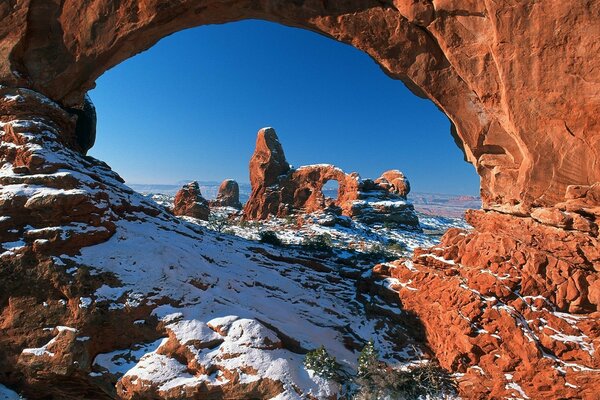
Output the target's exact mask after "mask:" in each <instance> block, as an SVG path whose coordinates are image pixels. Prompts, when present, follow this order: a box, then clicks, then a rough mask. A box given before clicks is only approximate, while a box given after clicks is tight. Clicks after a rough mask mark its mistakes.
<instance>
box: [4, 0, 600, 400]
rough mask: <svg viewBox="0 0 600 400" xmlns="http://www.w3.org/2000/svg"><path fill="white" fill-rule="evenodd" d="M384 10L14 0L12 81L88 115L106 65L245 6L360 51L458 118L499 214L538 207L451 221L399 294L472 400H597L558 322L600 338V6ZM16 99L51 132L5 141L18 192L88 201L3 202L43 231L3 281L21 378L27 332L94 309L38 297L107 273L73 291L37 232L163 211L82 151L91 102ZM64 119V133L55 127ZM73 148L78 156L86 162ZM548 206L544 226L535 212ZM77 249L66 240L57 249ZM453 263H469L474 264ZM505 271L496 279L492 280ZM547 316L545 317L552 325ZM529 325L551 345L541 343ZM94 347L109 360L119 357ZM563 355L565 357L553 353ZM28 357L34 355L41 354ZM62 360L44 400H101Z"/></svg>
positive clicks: (457, 5) (39, 390) (239, 0)
mask: <svg viewBox="0 0 600 400" xmlns="http://www.w3.org/2000/svg"><path fill="white" fill-rule="evenodd" d="M384 3H385V2H381V1H375V0H373V1H358V0H357V1H352V0H351V1H344V2H314V1H303V2H281V1H273V0H266V1H261V2H248V1H243V0H235V1H228V2H199V1H197V0H182V1H178V2H150V1H137V0H124V1H120V2H118V3H117V2H113V1H110V0H98V1H96V2H81V1H75V0H66V1H62V2H53V1H24V2H12V3H11V2H3V3H1V4H0V19H1V20H2V24H1V26H0V38H1V39H0V59H1V60H2V62H1V63H0V83H1V84H2V85H5V86H9V87H11V88H15V87H27V88H32V89H35V90H36V91H38V92H40V93H43V94H45V95H47V96H48V97H49V98H51V99H53V100H54V101H57V102H59V103H60V104H62V105H63V106H65V107H71V106H77V107H80V108H82V107H83V104H84V94H85V93H86V92H87V91H88V90H89V89H91V88H92V87H93V86H94V81H95V80H96V79H97V78H98V77H99V76H100V75H101V74H102V73H103V72H104V71H106V70H107V69H109V68H110V67H112V66H114V65H116V64H118V63H119V62H121V61H123V60H125V59H127V58H128V57H130V56H132V55H134V54H137V53H139V52H140V51H142V50H144V49H147V48H149V47H150V46H152V45H153V44H154V43H156V42H157V41H158V40H159V39H161V38H162V37H164V36H166V35H168V34H170V33H173V32H175V31H178V30H180V29H184V28H188V27H191V26H197V25H203V24H210V23H223V22H229V21H235V20H239V19H243V18H262V19H266V20H271V21H279V22H282V23H285V24H288V25H294V26H298V27H304V28H308V29H310V30H313V31H317V32H320V33H323V34H325V35H326V36H328V37H332V38H335V39H337V40H340V41H343V42H346V43H351V44H352V45H353V46H355V47H357V48H359V49H361V50H364V51H365V52H366V53H368V54H369V55H371V56H372V57H373V58H374V59H375V60H376V61H377V62H378V63H379V64H380V65H381V66H382V68H383V69H384V70H385V71H386V72H387V73H388V74H389V75H390V76H391V77H393V78H396V79H401V80H403V82H405V83H406V85H407V86H408V87H409V88H410V89H411V90H413V91H414V92H415V93H416V94H418V95H421V96H423V97H428V98H430V99H431V100H432V101H434V103H435V104H436V105H437V106H438V107H439V108H440V109H441V110H442V111H444V112H445V113H446V115H447V116H448V117H449V119H450V121H452V134H453V136H454V138H455V140H456V142H457V144H458V145H459V146H460V147H461V148H462V149H463V151H464V153H465V158H466V159H467V160H468V161H469V162H471V163H472V164H474V165H475V167H476V169H477V172H478V173H479V175H480V177H481V189H482V198H483V203H484V208H485V209H488V210H489V209H496V210H499V211H501V212H504V213H509V214H514V215H518V217H515V216H510V215H503V216H501V215H499V214H492V213H487V214H472V215H471V217H470V218H471V221H472V223H474V225H475V231H473V232H471V233H468V234H463V233H459V232H457V231H451V232H449V233H448V234H447V235H446V236H445V238H444V244H443V246H442V247H441V248H440V250H431V251H432V252H434V253H435V252H439V254H433V255H429V254H427V252H421V253H420V254H419V253H417V254H416V258H415V260H414V267H412V268H413V269H414V270H413V269H411V268H408V265H406V264H404V265H406V268H402V267H401V266H400V265H399V266H397V268H396V269H395V270H394V271H396V272H393V275H394V276H396V277H397V278H398V279H399V280H400V282H401V283H402V285H400V284H399V286H400V288H399V289H398V290H399V296H400V298H401V299H402V303H403V305H404V306H405V307H406V308H407V309H408V310H412V311H413V312H414V313H415V314H417V315H418V316H419V318H420V319H421V320H422V321H423V323H424V325H425V330H426V333H427V338H428V340H429V342H430V344H431V347H432V349H433V350H434V351H435V353H436V355H437V356H438V357H439V359H440V360H441V361H442V364H443V365H444V366H445V367H447V368H449V369H452V370H456V371H466V375H465V376H464V377H463V378H462V380H461V386H460V387H461V394H462V396H463V397H464V398H499V397H516V396H519V395H520V394H519V393H517V392H516V389H515V387H514V385H513V384H514V383H516V382H518V383H519V385H520V388H521V389H522V390H524V392H526V393H527V394H528V396H529V397H530V398H532V399H537V398H548V399H550V398H584V399H588V398H589V399H593V398H595V397H597V382H598V373H597V371H589V370H585V369H584V368H581V370H580V371H576V368H574V367H572V366H571V367H569V366H568V365H570V364H571V365H572V364H577V365H582V366H584V367H585V366H591V367H594V368H596V369H597V368H598V364H597V356H596V355H595V354H594V355H590V357H588V356H586V354H584V353H585V352H584V351H582V350H583V349H582V348H581V345H580V344H578V343H573V342H572V341H571V342H569V341H565V340H558V339H556V334H552V332H553V331H552V329H549V328H548V325H549V324H550V326H551V327H552V328H554V329H556V330H559V332H565V335H566V332H568V327H567V326H566V325H575V326H576V328H577V329H578V330H579V331H580V332H577V331H576V332H575V333H583V334H585V336H587V339H586V338H583V335H579V337H581V338H582V343H589V342H590V341H591V342H593V343H594V344H595V348H598V346H599V344H598V337H599V334H598V331H599V330H598V327H597V320H598V317H597V314H594V313H597V311H595V310H597V306H598V304H599V301H600V294H599V291H600V288H599V284H598V274H599V271H600V267H599V266H598V262H599V261H598V260H599V255H598V243H597V234H598V222H599V221H598V218H599V217H600V196H599V188H600V186H599V185H600V183H599V182H600V169H599V168H597V166H598V158H599V156H600V146H599V144H598V143H599V141H598V138H599V132H600V118H599V117H598V116H599V115H600V98H598V96H597V93H598V84H597V82H598V81H599V80H600V68H599V64H600V58H598V57H596V56H595V55H596V54H598V53H599V52H600V41H598V40H597V37H598V19H599V15H600V2H598V1H595V0H594V1H588V2H564V1H560V0H549V1H545V2H530V1H521V2H466V1H460V2H459V1H456V0H449V1H436V2H430V1H427V0H413V1H401V0H394V1H393V2H389V4H387V3H385V4H384ZM125 43H126V45H124V44H125ZM0 91H1V92H2V96H3V97H2V99H1V100H0V121H1V122H2V123H3V124H6V123H9V122H10V121H16V120H18V119H21V120H23V119H24V120H25V121H26V123H32V128H31V131H32V132H33V133H35V135H33V138H26V137H23V135H21V134H20V132H19V129H21V126H20V125H19V124H15V123H12V122H11V123H10V125H4V128H6V129H3V137H2V142H3V144H7V145H3V147H2V153H1V154H0V157H1V160H0V161H1V163H2V167H5V166H8V167H9V168H11V171H12V172H14V174H15V176H11V177H3V179H4V181H3V182H2V188H3V190H4V189H6V187H15V186H17V185H25V184H28V185H29V184H30V185H31V186H34V185H36V186H37V187H38V188H39V187H43V188H47V189H59V190H65V188H68V189H66V190H82V191H83V192H85V193H86V194H84V195H81V194H76V195H75V194H74V193H71V194H73V196H70V195H68V196H62V195H61V196H55V197H56V198H55V199H53V200H43V201H41V202H39V201H38V200H33V201H31V203H30V205H31V206H32V207H33V208H29V209H27V208H25V207H24V205H25V204H27V202H28V201H29V200H30V199H31V198H33V197H34V196H33V195H29V196H25V197H27V198H24V197H23V196H16V197H15V199H14V200H3V203H2V206H1V207H2V216H3V217H4V216H8V217H9V219H2V221H0V229H1V230H2V231H1V238H0V240H1V242H2V243H3V245H4V244H5V243H9V242H15V241H17V240H22V239H23V240H24V242H25V243H26V246H25V248H24V249H23V250H19V251H18V252H21V253H22V254H21V253H19V254H21V255H23V258H19V259H15V260H13V259H10V260H9V261H3V265H2V267H3V271H12V272H9V279H2V280H1V281H0V284H1V285H2V290H1V291H0V292H1V293H3V294H4V295H5V296H6V297H7V299H8V300H6V302H8V305H7V306H4V305H3V309H2V318H1V319H0V320H1V321H2V329H3V331H2V333H3V334H2V336H0V344H1V345H2V348H3V350H5V351H3V352H1V356H2V357H0V367H1V368H2V371H3V373H4V371H10V374H9V373H5V374H4V375H3V376H6V377H7V376H9V375H10V376H14V371H15V368H16V367H15V366H17V365H19V364H18V363H17V357H16V356H15V354H16V353H15V350H13V348H14V347H15V343H17V345H18V347H23V346H22V343H23V342H26V343H34V342H38V344H42V339H44V338H42V337H41V336H39V335H40V333H38V330H39V329H37V328H39V326H40V324H41V321H44V322H49V321H52V323H54V324H55V325H57V324H58V322H64V321H67V322H68V323H71V322H73V323H75V322H77V321H79V318H78V317H79V314H78V311H77V309H76V308H75V307H73V308H69V309H68V310H67V316H65V317H60V318H59V317H57V315H58V314H59V311H58V308H56V309H54V308H52V307H50V308H52V310H45V309H43V308H39V307H37V308H36V304H37V302H36V301H34V300H35V299H36V298H38V297H39V296H45V297H42V298H49V297H52V296H56V294H57V293H66V292H68V293H69V295H70V296H73V295H74V294H76V292H79V291H84V288H85V287H87V285H88V284H89V283H90V280H91V278H88V281H86V282H79V283H76V284H73V283H71V284H66V283H61V279H64V280H65V282H67V280H66V279H65V278H64V277H61V274H60V273H58V272H57V271H55V270H54V269H52V268H50V267H51V266H52V262H51V261H49V259H48V258H47V257H44V256H43V254H42V253H40V252H36V251H34V249H35V248H36V247H35V246H38V248H41V247H42V246H43V243H45V242H43V240H52V239H41V240H42V241H39V242H37V244H35V242H34V243H31V242H28V240H29V241H30V240H34V241H38V240H40V239H39V238H40V237H41V236H38V235H40V233H39V232H35V231H34V232H33V233H31V232H30V231H32V229H30V228H29V227H32V228H36V229H48V228H54V227H57V226H60V228H59V230H61V231H62V230H63V229H62V227H65V226H70V227H71V228H76V229H72V231H73V232H75V233H74V234H72V235H66V234H65V235H57V236H56V238H57V239H56V240H58V238H63V237H65V238H67V237H71V236H73V237H74V238H75V240H74V241H72V242H71V244H69V245H66V247H65V248H66V249H67V251H69V252H75V251H77V250H78V248H81V246H85V245H89V244H93V243H97V242H98V241H101V240H104V239H105V238H106V237H93V238H91V239H88V238H87V236H86V235H85V234H83V232H84V231H87V230H89V227H95V228H103V229H106V230H107V232H108V233H107V235H110V234H111V230H110V222H111V221H110V218H123V217H124V215H127V218H134V211H135V212H148V213H150V212H156V210H154V211H151V210H152V208H151V207H148V208H144V206H139V209H136V208H137V207H138V206H135V207H134V206H133V205H132V204H129V203H128V202H127V201H126V199H127V196H126V193H124V192H123V191H122V189H116V188H115V185H112V184H111V183H113V182H117V181H118V176H116V174H109V173H108V172H107V171H108V169H107V168H105V167H104V166H103V165H102V164H101V163H99V162H97V161H89V160H83V159H79V158H77V156H76V153H74V152H73V150H75V151H79V152H82V151H85V147H87V145H86V143H89V141H86V140H84V141H83V142H79V141H78V138H79V137H80V136H79V135H77V134H76V129H75V125H76V121H75V117H74V116H73V115H72V114H71V115H70V114H68V113H65V112H64V110H60V108H59V107H56V105H52V104H51V103H50V102H49V101H47V100H44V101H41V100H40V99H41V98H38V100H35V101H34V100H32V96H31V93H30V92H26V91H14V90H13V89H9V91H7V90H6V89H5V88H1V89H0ZM5 94H10V96H4V95H5ZM33 97H35V96H33ZM21 99H24V101H21ZM33 121H35V123H34V122H33ZM42 122H43V124H46V125H47V126H45V127H43V126H42V125H41V123H42ZM48 127H50V129H49V130H48V129H47V128H48ZM28 131H29V130H28ZM45 131H50V132H52V135H41V133H42V132H45ZM42 137H45V139H42ZM84 138H85V136H84ZM36 141H37V142H36ZM35 146H41V148H43V149H46V150H47V151H48V154H53V152H55V153H54V154H60V155H61V158H60V159H61V160H62V161H61V163H59V164H57V163H53V162H48V161H49V160H48V157H46V154H42V153H41V152H40V151H39V149H38V150H36V149H35ZM69 152H70V153H69ZM65 154H66V155H67V157H65ZM68 157H71V159H72V160H73V161H77V162H76V163H70V162H69V161H68ZM75 164H77V165H75ZM65 168H66V169H67V170H69V171H76V172H77V173H81V174H83V175H85V176H87V177H89V179H90V180H91V182H92V183H91V184H90V182H89V181H88V182H87V183H84V181H83V180H82V179H81V178H78V177H77V176H79V175H77V174H73V173H68V174H66V176H63V175H62V174H58V173H56V172H57V170H58V169H65ZM99 175H102V177H103V178H102V179H99V178H98V176H99ZM109 175H110V176H109ZM86 179H87V178H86ZM69 185H70V186H69ZM90 185H92V186H90ZM36 190H37V189H36ZM117 194H118V195H117ZM261 195H262V194H261ZM51 197H52V196H51ZM115 198H118V199H119V201H120V203H119V201H115V200H114V199H115ZM42 205H44V207H42ZM70 206H75V207H78V208H79V207H81V211H82V212H81V214H78V215H77V216H76V218H74V219H70V217H66V219H65V220H59V219H60V216H59V214H60V212H58V211H57V210H62V209H64V208H61V207H70ZM45 208H48V210H45ZM538 208H539V209H542V210H536V209H538ZM555 209H556V210H558V211H559V213H557V212H556V210H555ZM127 210H128V211H129V213H126V212H125V211H127ZM276 211H278V210H269V212H276ZM532 212H533V215H534V216H535V217H536V219H537V222H536V221H535V220H533V219H530V218H527V219H523V218H521V217H522V216H525V215H528V214H530V213H532ZM75 214H77V213H75ZM563 217H564V218H563ZM58 223H60V224H62V225H56V224H58ZM13 227H16V228H15V229H16V232H14V230H15V229H13ZM25 232H28V234H27V236H28V237H29V238H28V239H26V238H25ZM84 238H85V239H84ZM63 250H64V249H62V248H60V246H58V248H56V247H55V246H54V244H53V245H52V246H50V247H48V248H46V250H45V251H50V252H53V251H59V252H62V251H63ZM442 260H453V261H454V262H455V263H457V262H458V263H460V265H461V267H460V268H459V267H458V266H457V265H453V263H452V262H448V261H442ZM487 271H489V272H487ZM490 273H491V274H493V275H491V278H490V276H486V275H490ZM22 276H27V277H33V278H31V279H33V280H32V282H33V281H35V284H34V285H21V286H19V279H20V278H21V277H22ZM495 278H497V279H495ZM405 279H411V280H412V281H408V280H405ZM465 281H466V283H465ZM519 284H520V285H522V287H519ZM403 285H404V286H403ZM470 285H473V287H471V286H470ZM413 289H417V290H416V291H415V290H413ZM516 290H518V291H519V294H518V295H517V294H515V291H516ZM483 293H485V294H483ZM511 293H513V294H511ZM524 293H527V295H524ZM482 296H483V297H482ZM526 296H531V297H526ZM540 296H541V297H540ZM520 297H522V298H520ZM488 298H489V300H488ZM545 298H547V299H548V301H549V302H550V304H551V305H552V306H556V307H557V308H558V309H560V310H571V311H573V312H578V313H581V315H580V317H577V318H575V317H572V318H574V319H573V321H574V322H572V323H571V322H569V323H567V324H565V321H564V320H565V318H561V317H560V315H559V316H558V318H559V320H555V319H553V316H554V317H557V315H556V312H553V311H550V310H551V307H550V306H549V305H547V304H546V300H544V299H545ZM6 302H5V303H6ZM3 304H4V303H3ZM505 305H506V307H505ZM534 307H535V309H534ZM536 309H537V311H536ZM53 310H54V311H53ZM61 312H62V311H61ZM25 316H26V317H27V318H26V317H25ZM40 316H43V318H41V317H40ZM542 318H543V319H544V320H545V321H548V322H549V324H544V323H543V321H542V320H541V319H542ZM561 320H562V321H561ZM529 321H531V322H529ZM540 322H542V324H543V325H545V326H544V327H543V328H542V329H541V330H540V329H538V324H539V323H540ZM81 323H82V324H85V323H84V322H83V321H82V322H81ZM122 325H123V323H122V320H120V319H119V320H117V319H114V320H111V321H108V323H106V324H104V325H100V326H102V327H104V328H103V329H108V331H107V332H106V335H100V336H106V337H108V338H110V340H111V341H112V343H111V346H114V345H115V343H114V342H115V341H121V340H123V338H124V337H127V336H128V333H129V332H126V331H124V330H121V326H122ZM526 325H527V326H528V327H530V328H531V330H532V331H533V332H535V333H536V335H537V339H534V340H533V341H530V338H529V336H528V335H529V333H528V332H527V330H526V329H524V327H525V326H526ZM539 326H541V325H539ZM106 327H108V328H106ZM95 328H96V329H97V328H98V326H95ZM111 330H112V331H111ZM482 330H485V331H487V333H483V332H480V331H482ZM492 332H494V333H492ZM570 333H573V332H570ZM493 335H497V336H499V337H500V338H499V339H498V338H497V337H495V336H493ZM553 336H554V337H553ZM567 336H568V335H567ZM558 337H559V338H561V337H562V336H558ZM46 339H47V338H46ZM588 339H589V340H588ZM62 340H63V339H61V343H62ZM65 340H66V339H65ZM538 344H540V346H538ZM65 345H66V346H67V348H69V347H68V344H67V343H66V342H65ZM121 345H123V346H125V345H126V343H121ZM541 345H543V347H541ZM111 346H107V347H106V348H107V349H112V348H114V347H111ZM69 349H70V348H69ZM92 350H93V351H91V352H90V353H91V354H96V353H98V352H99V351H100V350H99V349H98V348H96V349H92ZM547 351H549V352H550V353H552V354H549V355H546V353H545V352H547ZM67 353H68V352H67ZM498 355H499V356H500V357H497V356H498ZM69 357H70V356H69ZM555 357H556V358H555ZM586 357H588V358H586ZM556 359H558V360H560V361H556ZM475 363H477V365H479V366H481V368H482V370H483V374H482V373H481V371H480V370H478V369H477V368H476V365H475ZM20 365H27V362H26V361H25V359H23V361H22V362H21V364H20ZM38 367H43V365H38ZM53 367H54V366H49V370H50V371H51V373H48V374H45V375H44V374H43V373H42V374H37V375H36V376H35V377H33V376H21V378H20V379H23V380H24V381H25V382H27V383H29V384H30V391H31V392H32V393H33V394H34V396H35V397H42V396H52V397H55V398H81V396H79V397H77V396H72V393H71V391H76V390H77V389H76V388H77V387H79V388H80V392H85V390H87V389H89V388H90V387H91V385H90V382H89V377H88V376H86V375H84V374H79V375H78V374H75V375H73V374H71V373H72V371H71V370H63V369H61V368H56V369H54V368H53ZM25 368H27V367H25ZM563 370H564V371H566V372H563ZM31 371H33V369H31ZM57 371H59V372H61V373H62V371H67V374H66V375H65V374H62V375H61V374H56V373H55V372H57ZM42 372H44V371H43V370H42ZM69 374H71V375H69ZM44 377H45V378H44ZM508 377H510V379H509V378H508ZM12 379H15V378H12ZM67 383H68V384H67ZM96 393H98V392H96Z"/></svg>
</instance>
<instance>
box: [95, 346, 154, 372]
mask: <svg viewBox="0 0 600 400" xmlns="http://www.w3.org/2000/svg"><path fill="white" fill-rule="evenodd" d="M163 341H166V339H158V340H156V341H154V342H151V343H140V344H137V345H133V346H131V348H129V349H124V350H116V351H112V352H110V353H102V354H98V355H97V356H96V358H95V359H94V362H93V363H92V368H93V369H95V370H100V371H108V372H109V373H111V374H113V375H117V376H119V377H120V376H123V375H124V374H125V373H126V372H127V371H129V370H131V369H132V368H134V367H135V365H136V363H137V362H138V361H139V360H140V358H142V356H144V355H145V354H148V353H150V352H153V351H154V350H156V349H157V348H158V347H159V346H160V344H161V343H163ZM96 373H99V372H96Z"/></svg>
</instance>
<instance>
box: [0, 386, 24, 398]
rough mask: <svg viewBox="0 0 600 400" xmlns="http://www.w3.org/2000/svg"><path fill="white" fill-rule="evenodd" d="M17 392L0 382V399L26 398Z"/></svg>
mask: <svg viewBox="0 0 600 400" xmlns="http://www.w3.org/2000/svg"><path fill="white" fill-rule="evenodd" d="M24 399H25V398H24V397H22V396H20V395H19V394H18V393H17V392H14V391H12V390H10V389H9V388H7V387H6V386H4V385H2V384H0V400H24Z"/></svg>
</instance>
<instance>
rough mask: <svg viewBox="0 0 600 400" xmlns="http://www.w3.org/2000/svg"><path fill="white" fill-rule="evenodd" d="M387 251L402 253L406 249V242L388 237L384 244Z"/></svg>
mask: <svg viewBox="0 0 600 400" xmlns="http://www.w3.org/2000/svg"><path fill="white" fill-rule="evenodd" d="M386 248H387V250H388V251H391V252H396V253H404V252H406V251H407V250H408V247H406V244H404V243H402V242H398V241H396V240H393V239H390V240H389V241H388V243H387V246H386Z"/></svg>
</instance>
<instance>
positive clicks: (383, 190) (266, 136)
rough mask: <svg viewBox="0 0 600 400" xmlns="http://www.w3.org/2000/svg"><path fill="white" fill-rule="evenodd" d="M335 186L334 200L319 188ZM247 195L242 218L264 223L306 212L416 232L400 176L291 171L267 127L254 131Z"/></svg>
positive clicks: (319, 167)
mask: <svg viewBox="0 0 600 400" xmlns="http://www.w3.org/2000/svg"><path fill="white" fill-rule="evenodd" d="M332 180H333V181H337V183H338V193H337V198H336V199H333V198H328V197H326V196H325V195H324V193H323V188H324V186H325V184H326V183H327V182H329V181H332ZM250 184H251V186H252V193H251V194H250V199H249V200H248V202H247V203H246V206H245V207H244V218H246V219H249V220H261V219H267V218H269V217H272V216H277V217H286V216H292V215H298V214H309V213H315V212H318V213H323V212H326V213H331V214H339V215H345V216H348V217H351V218H353V219H355V220H357V221H360V222H365V223H367V224H376V223H379V224H386V225H387V224H390V225H394V226H404V227H408V228H413V229H418V226H419V219H418V217H417V215H416V214H415V211H414V208H413V206H412V204H410V203H408V202H407V200H406V195H407V194H408V192H409V191H410V184H409V182H408V179H406V178H405V177H404V175H403V174H402V172H400V171H397V170H393V171H387V172H385V173H384V174H383V175H382V176H381V177H380V178H378V179H377V180H375V181H372V180H370V179H365V180H363V179H361V178H360V176H359V175H358V174H357V173H351V174H347V173H345V172H344V171H342V170H341V169H340V168H338V167H336V166H333V165H330V164H315V165H306V166H302V167H299V168H292V167H291V166H290V165H289V164H288V162H287V160H286V158H285V153H284V151H283V147H282V145H281V143H280V142H279V138H278V137H277V134H276V133H275V130H274V129H273V128H264V129H261V130H260V131H259V132H258V136H257V139H256V148H255V150H254V154H253V155H252V158H251V159H250Z"/></svg>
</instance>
